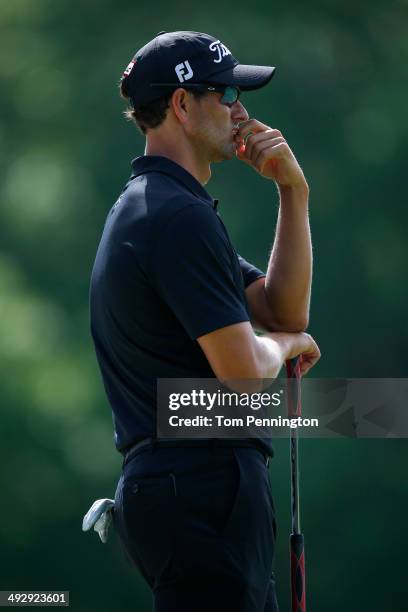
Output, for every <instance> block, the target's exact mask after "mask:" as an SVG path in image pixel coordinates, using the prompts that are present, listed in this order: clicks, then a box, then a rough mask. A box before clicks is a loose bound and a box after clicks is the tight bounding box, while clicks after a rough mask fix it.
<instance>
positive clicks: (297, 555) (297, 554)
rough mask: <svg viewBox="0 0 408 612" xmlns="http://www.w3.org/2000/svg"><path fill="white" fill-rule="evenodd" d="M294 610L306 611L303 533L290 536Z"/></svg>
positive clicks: (297, 611)
mask: <svg viewBox="0 0 408 612" xmlns="http://www.w3.org/2000/svg"><path fill="white" fill-rule="evenodd" d="M290 575H291V587H292V588H291V591H292V612H306V589H305V546H304V539H303V535H302V534H301V533H292V535H291V536H290Z"/></svg>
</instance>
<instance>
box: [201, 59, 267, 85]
mask: <svg viewBox="0 0 408 612" xmlns="http://www.w3.org/2000/svg"><path fill="white" fill-rule="evenodd" d="M275 70H276V68H274V67H273V66H248V65H245V64H237V66H234V68H229V69H228V70H224V71H223V72H218V73H217V74H215V75H214V76H212V77H211V82H212V83H220V84H221V85H235V86H236V87H239V88H240V89H241V90H242V91H251V90H252V89H259V88H260V87H264V85H267V84H268V83H269V81H270V80H271V78H272V77H273V75H274V74H275Z"/></svg>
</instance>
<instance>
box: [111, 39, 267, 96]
mask: <svg viewBox="0 0 408 612" xmlns="http://www.w3.org/2000/svg"><path fill="white" fill-rule="evenodd" d="M274 72H275V68H274V67H272V66H250V65H244V64H240V63H239V61H238V60H237V59H236V58H235V57H234V56H233V55H232V54H231V52H230V50H229V49H228V48H227V47H226V46H225V45H224V44H223V43H222V42H221V41H220V40H218V39H217V38H214V37H213V36H210V35H209V34H203V33H201V32H184V31H183V32H159V34H157V36H156V37H155V38H153V40H151V41H150V42H148V43H147V44H146V45H145V46H144V47H142V48H141V49H139V51H137V53H136V54H135V55H134V57H133V59H132V60H131V62H130V63H129V65H128V66H127V68H126V70H125V71H124V73H123V76H122V80H121V83H122V88H123V90H124V93H125V94H126V95H128V96H129V97H130V99H131V101H132V104H133V106H135V107H136V106H140V105H142V104H146V103H148V102H151V101H152V100H155V99H157V98H160V97H162V96H164V95H166V94H168V93H169V92H170V91H172V89H171V86H173V89H176V88H177V87H183V85H186V86H187V85H192V84H198V83H214V84H217V85H218V84H219V85H233V86H235V87H239V88H240V89H241V90H242V91H249V90H252V89H259V88H260V87H263V86H264V85H266V84H267V83H268V82H269V81H270V80H271V78H272V76H273V74H274Z"/></svg>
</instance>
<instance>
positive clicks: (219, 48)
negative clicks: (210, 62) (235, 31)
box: [209, 40, 231, 64]
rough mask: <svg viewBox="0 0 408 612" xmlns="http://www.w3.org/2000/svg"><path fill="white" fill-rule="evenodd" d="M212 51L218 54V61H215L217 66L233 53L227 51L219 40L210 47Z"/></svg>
mask: <svg viewBox="0 0 408 612" xmlns="http://www.w3.org/2000/svg"><path fill="white" fill-rule="evenodd" d="M209 49H210V51H213V52H214V53H217V59H215V60H214V62H215V63H216V64H219V63H220V62H221V61H222V58H223V57H225V56H226V55H231V51H230V50H229V49H227V47H226V46H225V45H223V44H222V42H220V41H219V40H215V41H214V42H212V43H211V45H210V46H209Z"/></svg>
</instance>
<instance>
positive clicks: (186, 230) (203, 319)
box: [152, 204, 250, 339]
mask: <svg viewBox="0 0 408 612" xmlns="http://www.w3.org/2000/svg"><path fill="white" fill-rule="evenodd" d="M152 273H153V282H154V284H155V286H156V289H157V291H158V292H159V294H160V295H161V297H162V298H163V299H164V301H165V302H166V304H167V305H168V306H169V307H170V309H171V310H172V311H173V313H174V314H175V316H176V317H177V318H178V320H179V321H180V323H181V324H182V326H183V327H184V329H185V330H186V332H187V334H188V335H189V337H190V338H191V339H196V338H198V337H200V336H203V335H204V334H207V333H210V332H211V331H215V330H216V329H220V328H222V327H226V326H227V325H233V324H234V323H240V322H242V321H249V320H250V317H249V314H248V311H247V308H246V301H245V291H244V285H243V280H242V275H241V271H240V267H239V264H238V262H237V259H236V255H235V252H234V250H233V248H232V246H231V243H230V241H229V238H228V234H227V233H226V231H225V229H224V227H223V225H222V223H221V221H220V220H219V219H218V216H217V214H216V213H215V211H214V210H213V209H212V208H211V207H209V206H207V205H206V204H191V205H188V206H186V207H184V208H183V209H181V210H179V211H178V212H177V213H176V214H175V215H174V216H173V217H172V218H171V219H170V221H169V222H168V223H167V224H166V226H165V227H164V228H163V229H161V231H160V233H159V236H158V240H157V241H156V245H155V249H154V255H153V260H152Z"/></svg>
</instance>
